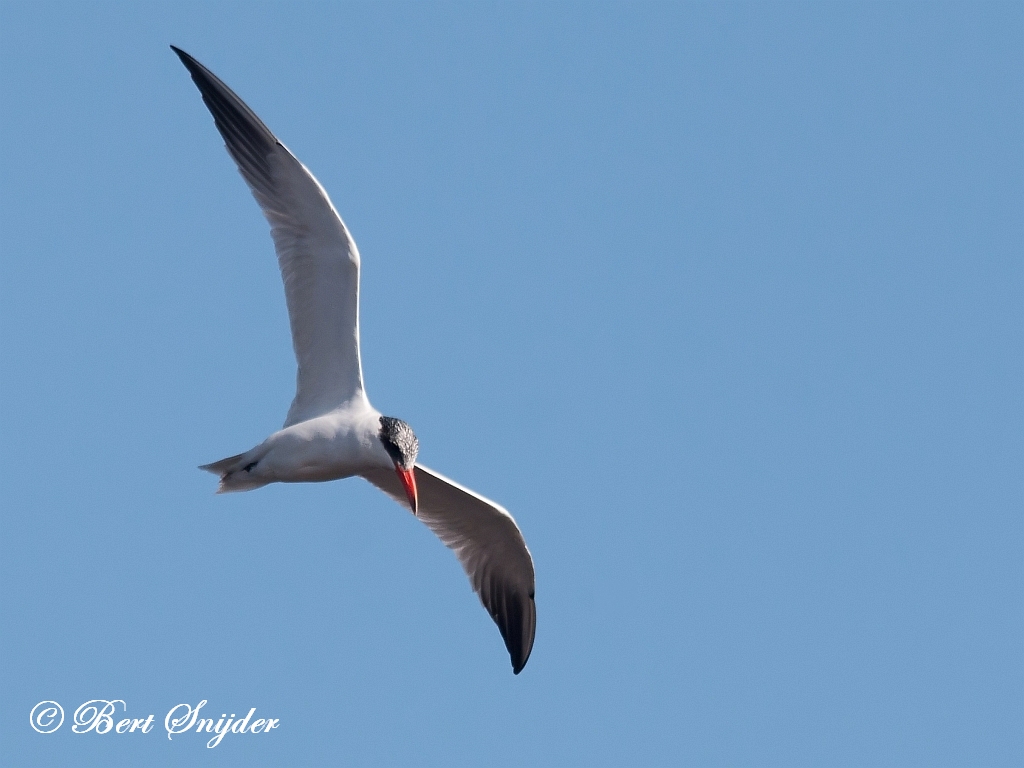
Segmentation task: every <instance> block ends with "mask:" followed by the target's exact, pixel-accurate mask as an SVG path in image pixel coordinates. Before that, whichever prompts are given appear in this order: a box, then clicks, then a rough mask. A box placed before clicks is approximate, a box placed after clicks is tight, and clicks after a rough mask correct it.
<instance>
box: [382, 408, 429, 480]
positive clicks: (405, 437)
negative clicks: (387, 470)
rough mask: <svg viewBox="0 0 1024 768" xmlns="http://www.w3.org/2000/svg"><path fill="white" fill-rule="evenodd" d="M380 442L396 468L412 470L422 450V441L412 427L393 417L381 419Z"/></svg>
mask: <svg viewBox="0 0 1024 768" xmlns="http://www.w3.org/2000/svg"><path fill="white" fill-rule="evenodd" d="M380 441H381V443H382V444H383V445H384V450H386V451H387V452H388V455H389V456H391V459H392V461H394V462H395V466H397V467H399V468H400V469H407V470H411V469H412V468H413V466H414V465H415V464H416V454H417V453H419V450H420V441H419V440H417V439H416V433H414V432H413V431H412V427H410V426H409V425H408V424H406V423H405V422H404V421H402V420H401V419H395V418H392V417H391V416H381V417H380Z"/></svg>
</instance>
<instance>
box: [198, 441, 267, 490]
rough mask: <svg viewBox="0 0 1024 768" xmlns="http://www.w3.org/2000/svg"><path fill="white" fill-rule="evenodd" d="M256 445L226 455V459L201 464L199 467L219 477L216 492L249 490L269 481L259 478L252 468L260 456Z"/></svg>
mask: <svg viewBox="0 0 1024 768" xmlns="http://www.w3.org/2000/svg"><path fill="white" fill-rule="evenodd" d="M261 447H262V446H257V447H256V448H253V449H252V450H251V451H246V452H245V453H240V454H238V455H237V456H228V457H227V458H226V459H221V460H220V461H215V462H213V463H212V464H203V465H202V466H201V467H199V468H200V469H205V470H206V471H207V472H212V473H213V474H215V475H217V476H218V477H219V478H220V485H219V486H218V487H217V493H232V492H233V491H251V490H252V489H253V488H261V487H262V486H264V485H266V484H267V483H269V482H270V481H269V480H265V479H261V478H260V477H259V476H258V475H256V474H255V473H254V472H253V470H254V469H255V468H256V464H257V463H258V462H259V460H260V459H261V458H262V456H260V455H259V453H260V451H259V448H261Z"/></svg>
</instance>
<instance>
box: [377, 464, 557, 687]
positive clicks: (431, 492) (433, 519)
mask: <svg viewBox="0 0 1024 768" xmlns="http://www.w3.org/2000/svg"><path fill="white" fill-rule="evenodd" d="M415 471H416V485H417V488H418V490H419V510H418V515H417V516H418V517H419V519H420V520H422V521H423V522H424V523H425V524H426V525H427V527H429V528H430V529H431V530H432V531H433V532H434V533H435V534H436V535H437V537H438V538H439V539H441V541H442V542H443V543H444V544H445V546H447V547H449V548H450V549H451V550H453V551H454V552H455V555H456V556H457V557H458V558H459V562H460V563H461V564H462V567H463V569H464V570H465V571H466V575H467V576H468V577H469V581H470V584H471V585H472V587H473V591H474V592H476V593H477V595H478V596H479V597H480V602H481V603H483V606H484V608H485V609H486V610H487V613H488V614H490V616H491V618H492V619H493V620H494V623H495V624H497V625H498V630H499V631H500V632H501V636H502V639H503V640H504V641H505V647H506V648H507V649H508V652H509V656H510V658H511V660H512V670H513V672H515V674H519V672H521V671H522V669H523V667H524V666H525V665H526V662H527V660H528V659H529V658H530V652H531V651H532V650H533V641H534V637H535V635H536V629H537V606H536V603H535V600H534V571H533V559H532V558H531V557H530V551H529V550H528V549H527V547H526V542H525V541H524V539H523V535H522V533H520V531H519V528H518V526H517V525H516V523H515V520H513V519H512V516H511V515H509V514H508V512H506V511H505V510H504V509H503V508H501V507H500V506H498V505H497V504H495V503H494V502H491V501H489V500H488V499H485V498H483V497H482V496H479V495H477V494H475V493H473V492H472V491H470V490H469V489H467V488H463V487H462V486H460V485H459V484H457V483H455V482H453V481H451V480H449V479H447V478H445V477H444V476H442V475H439V474H437V473H436V472H433V471H432V470H430V469H427V468H426V467H423V466H421V465H419V464H417V465H416V470H415ZM366 478H367V479H368V480H369V481H370V482H372V483H373V484H374V485H376V486H377V487H379V488H380V489H381V490H383V491H385V492H386V493H387V494H388V495H389V496H391V497H392V498H394V499H395V501H397V502H398V503H400V504H401V505H402V506H404V507H405V508H407V509H408V507H409V503H408V501H407V500H406V498H405V492H404V490H403V488H402V486H401V483H400V482H399V481H398V478H397V476H396V475H395V473H393V472H388V471H387V470H381V471H375V472H372V473H367V474H366Z"/></svg>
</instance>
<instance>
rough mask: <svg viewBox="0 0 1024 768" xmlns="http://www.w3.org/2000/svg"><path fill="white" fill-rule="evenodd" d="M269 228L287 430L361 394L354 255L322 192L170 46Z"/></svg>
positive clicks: (206, 73) (252, 117) (238, 105)
mask: <svg viewBox="0 0 1024 768" xmlns="http://www.w3.org/2000/svg"><path fill="white" fill-rule="evenodd" d="M171 48H173V50H174V52H175V53H176V54H178V56H179V58H180V59H181V61H182V63H183V64H184V65H185V67H186V68H187V69H188V71H189V73H190V74H191V75H192V80H193V81H194V82H195V84H196V86H198V88H199V91H200V93H202V95H203V101H204V102H206V106H207V107H208V108H209V110H210V112H211V113H213V119H214V122H215V123H216V125H217V130H218V131H220V135H221V136H223V137H224V143H225V145H226V146H227V150H228V152H229V153H230V154H231V157H232V158H234V160H235V163H236V164H237V165H238V170H239V171H240V172H241V174H242V178H244V179H245V181H246V183H247V184H248V185H249V188H250V189H251V190H252V194H253V196H254V197H255V198H256V202H257V203H259V205H260V208H262V209H263V215H264V216H266V217H267V221H269V222H270V234H271V236H272V237H273V238H274V247H275V249H276V251H277V260H278V264H279V265H280V267H281V277H282V278H283V279H284V290H285V296H286V298H287V301H288V317H289V319H290V321H291V328H292V344H293V346H294V347H295V358H296V360H297V361H298V364H299V372H298V377H297V385H296V392H295V400H294V401H293V402H292V406H291V409H290V410H289V411H288V418H287V419H286V421H285V426H289V425H291V424H295V423H297V422H300V421H305V420H306V419H310V418H313V417H315V416H321V415H323V414H325V413H327V412H328V411H331V410H333V409H335V408H337V407H338V406H340V405H342V404H344V403H347V402H349V401H351V400H352V399H353V398H355V397H365V395H364V394H363V375H362V369H361V366H360V362H359V251H358V250H357V249H356V244H355V242H354V241H353V240H352V237H351V235H350V234H349V232H348V229H347V228H346V227H345V224H344V222H343V221H342V220H341V217H340V216H338V212H337V211H335V210H334V206H333V205H332V204H331V201H330V198H328V197H327V192H325V191H324V188H323V187H321V186H320V183H319V182H318V181H317V180H316V179H315V178H314V177H313V174H311V173H310V172H309V171H308V170H307V169H306V167H305V166H304V165H303V164H302V163H300V162H299V161H298V160H297V159H296V158H295V156H294V155H293V154H292V153H291V152H289V151H288V149H287V148H286V147H285V146H284V145H283V144H282V143H281V142H279V141H278V140H277V138H276V137H275V136H274V134H272V133H271V132H270V130H269V129H268V128H267V126H265V125H264V124H263V122H262V121H261V120H260V119H259V118H258V117H257V116H256V114H255V113H254V112H253V111H252V110H251V109H249V107H247V106H246V105H245V103H244V102H243V101H242V100H241V99H240V98H238V96H236V95H235V94H234V92H233V91H232V90H231V89H230V88H228V87H227V86H226V85H224V83H222V82H221V81H220V79H218V78H217V76H216V75H214V74H213V73H212V72H210V70H208V69H207V68H206V67H204V66H203V65H202V64H200V63H199V62H198V61H196V60H195V59H193V58H192V57H191V56H189V55H188V54H187V53H185V52H184V51H182V50H179V49H178V48H174V46H171Z"/></svg>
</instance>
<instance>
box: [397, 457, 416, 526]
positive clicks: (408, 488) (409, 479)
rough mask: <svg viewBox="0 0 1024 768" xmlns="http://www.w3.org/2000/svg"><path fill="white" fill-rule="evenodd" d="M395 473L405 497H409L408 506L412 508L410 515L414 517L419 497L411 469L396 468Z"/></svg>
mask: <svg viewBox="0 0 1024 768" xmlns="http://www.w3.org/2000/svg"><path fill="white" fill-rule="evenodd" d="M395 472H397V473H398V477H399V479H400V480H401V481H402V485H403V486H405V495H406V496H408V497H409V506H410V507H412V513H413V514H414V515H415V514H416V509H417V508H418V507H419V497H418V496H417V494H416V475H414V474H413V470H411V469H402V468H401V467H397V466H396V467H395Z"/></svg>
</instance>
